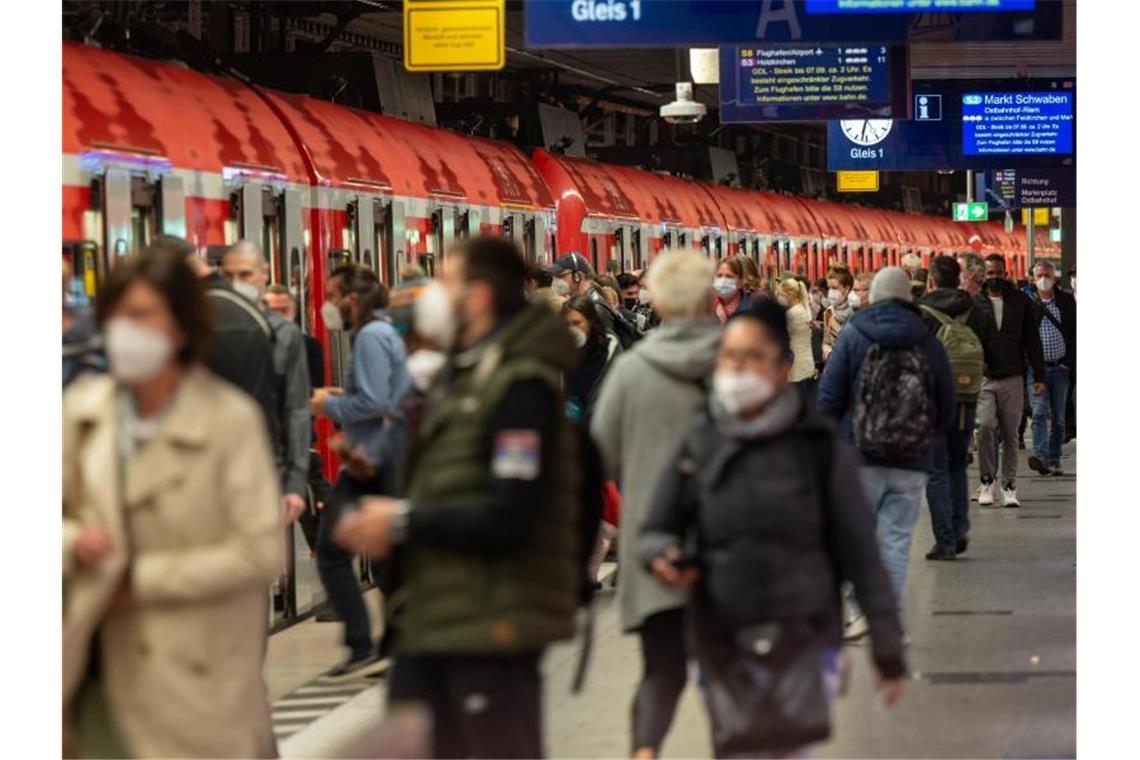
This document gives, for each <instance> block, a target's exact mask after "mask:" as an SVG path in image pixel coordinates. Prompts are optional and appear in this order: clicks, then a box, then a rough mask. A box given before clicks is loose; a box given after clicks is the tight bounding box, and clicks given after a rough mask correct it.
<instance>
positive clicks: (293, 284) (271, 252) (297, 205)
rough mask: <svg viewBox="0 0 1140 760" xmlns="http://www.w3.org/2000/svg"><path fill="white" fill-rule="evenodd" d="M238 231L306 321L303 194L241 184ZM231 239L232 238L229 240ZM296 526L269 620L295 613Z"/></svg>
mask: <svg viewBox="0 0 1140 760" xmlns="http://www.w3.org/2000/svg"><path fill="white" fill-rule="evenodd" d="M231 209H232V211H233V212H234V215H235V217H236V221H237V223H238V234H239V235H240V236H241V237H242V239H245V240H252V241H254V242H256V243H257V244H258V245H259V246H260V247H261V250H262V251H263V252H264V254H265V256H266V258H267V260H268V261H269V279H270V282H272V283H275V284H281V285H285V286H286V287H288V288H289V290H290V292H291V293H292V294H293V296H294V297H295V298H296V299H297V302H298V303H297V312H298V313H299V314H300V315H301V320H302V322H301V326H302V329H305V328H306V327H307V326H308V325H307V321H308V298H309V293H308V289H307V285H308V279H309V278H308V274H307V269H308V266H307V260H306V254H305V242H304V237H303V235H304V232H303V225H302V222H301V215H302V209H301V193H300V191H299V190H297V189H295V188H283V189H278V188H275V187H272V186H270V185H268V184H265V183H262V182H247V183H245V184H243V185H241V186H240V187H239V188H238V190H237V191H236V192H235V193H234V195H233V196H232V198H231ZM227 242H228V241H227ZM296 530H297V529H296V528H294V527H289V528H286V529H285V558H286V565H285V568H284V572H283V573H282V575H281V576H279V577H278V579H277V581H276V582H275V583H274V584H273V590H272V603H273V604H272V608H271V613H270V614H271V622H273V623H276V622H283V621H286V620H290V619H293V618H296V616H297V574H296V564H295V561H294V560H295V551H294V545H295V543H296Z"/></svg>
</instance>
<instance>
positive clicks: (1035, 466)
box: [1029, 456, 1050, 475]
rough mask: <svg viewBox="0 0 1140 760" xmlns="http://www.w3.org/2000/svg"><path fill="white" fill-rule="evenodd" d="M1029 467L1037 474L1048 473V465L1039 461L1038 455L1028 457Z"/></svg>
mask: <svg viewBox="0 0 1140 760" xmlns="http://www.w3.org/2000/svg"><path fill="white" fill-rule="evenodd" d="M1029 469H1031V470H1033V471H1034V472H1036V473H1037V474H1038V475H1048V474H1049V473H1050V470H1049V465H1047V464H1045V463H1044V462H1042V461H1041V459H1040V458H1039V457H1035V456H1034V457H1029Z"/></svg>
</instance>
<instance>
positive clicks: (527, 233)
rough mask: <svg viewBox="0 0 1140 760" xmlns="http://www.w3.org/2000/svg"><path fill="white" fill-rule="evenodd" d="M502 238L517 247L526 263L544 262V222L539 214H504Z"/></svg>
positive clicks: (517, 212)
mask: <svg viewBox="0 0 1140 760" xmlns="http://www.w3.org/2000/svg"><path fill="white" fill-rule="evenodd" d="M503 237H505V238H507V239H509V240H513V241H514V242H515V243H516V244H517V245H518V247H519V249H520V250H521V251H522V253H523V259H524V260H525V261H526V262H527V263H531V264H533V263H535V262H540V261H545V260H546V250H545V249H546V237H547V235H546V220H545V219H544V218H542V216H541V215H540V214H534V213H528V212H523V211H515V212H511V213H509V214H504V215H503Z"/></svg>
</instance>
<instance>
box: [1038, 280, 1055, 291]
mask: <svg viewBox="0 0 1140 760" xmlns="http://www.w3.org/2000/svg"><path fill="white" fill-rule="evenodd" d="M1037 289H1038V290H1041V291H1044V292H1046V293H1048V292H1050V291H1051V290H1053V278H1052V277H1038V278H1037Z"/></svg>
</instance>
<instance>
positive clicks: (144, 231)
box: [131, 206, 154, 251]
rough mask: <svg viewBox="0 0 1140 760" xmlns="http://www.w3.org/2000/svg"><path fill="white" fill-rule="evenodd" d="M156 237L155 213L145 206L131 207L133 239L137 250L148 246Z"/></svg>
mask: <svg viewBox="0 0 1140 760" xmlns="http://www.w3.org/2000/svg"><path fill="white" fill-rule="evenodd" d="M153 237H154V215H153V214H152V213H151V209H149V208H146V207H144V206H132V207H131V241H132V242H133V243H134V247H135V250H136V251H141V250H142V249H143V248H146V246H147V244H148V243H150V241H151V239H152V238H153Z"/></svg>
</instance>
